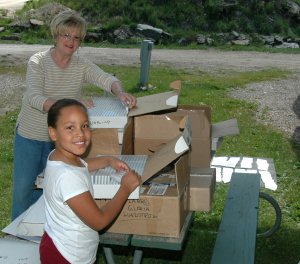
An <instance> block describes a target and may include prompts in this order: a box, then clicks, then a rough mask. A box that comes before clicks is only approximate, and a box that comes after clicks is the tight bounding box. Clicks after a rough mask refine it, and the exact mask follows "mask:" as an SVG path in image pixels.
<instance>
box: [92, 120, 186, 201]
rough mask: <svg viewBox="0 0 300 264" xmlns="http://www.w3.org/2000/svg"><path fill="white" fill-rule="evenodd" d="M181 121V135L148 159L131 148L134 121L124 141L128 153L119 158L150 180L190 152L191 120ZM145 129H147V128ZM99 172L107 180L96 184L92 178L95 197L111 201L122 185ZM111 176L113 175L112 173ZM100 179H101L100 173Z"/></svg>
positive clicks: (162, 146) (132, 197)
mask: <svg viewBox="0 0 300 264" xmlns="http://www.w3.org/2000/svg"><path fill="white" fill-rule="evenodd" d="M181 120H182V121H183V122H182V125H183V126H184V130H183V131H181V132H180V133H181V134H180V135H178V136H176V137H174V138H170V139H169V140H168V141H167V142H166V143H165V144H163V145H161V146H160V148H158V149H156V151H155V153H151V155H146V156H147V158H146V159H145V157H144V156H145V155H140V153H136V152H134V148H133V147H130V146H132V145H133V143H134V139H135V138H134V133H132V132H133V130H132V125H133V121H131V122H129V124H128V126H127V127H126V129H125V135H126V139H124V142H126V143H125V144H123V146H124V151H126V153H124V154H122V155H118V157H119V158H120V159H122V160H124V161H125V162H127V163H128V165H129V166H130V167H131V168H132V169H135V170H136V171H137V172H138V173H140V175H142V182H145V181H147V180H148V179H150V178H151V177H152V176H153V175H155V174H156V173H158V172H159V171H160V170H162V169H163V168H164V167H165V166H167V165H168V164H170V163H171V162H172V161H174V160H176V159H177V158H179V157H180V156H181V155H183V154H184V153H185V152H187V151H188V150H189V146H190V140H191V134H190V133H191V132H190V125H189V119H188V118H186V117H181ZM144 128H145V129H147V127H144ZM127 130H129V131H127ZM136 154H137V155H136ZM138 156H140V159H138ZM99 171H100V172H102V175H103V176H104V177H103V178H104V180H106V182H96V181H95V180H94V178H95V177H94V176H92V180H93V187H94V197H95V198H96V199H99V198H107V199H111V198H112V197H113V196H114V195H115V194H116V192H117V191H118V189H119V186H120V183H116V182H113V183H111V182H110V179H109V178H110V177H109V175H108V174H107V173H106V172H105V170H104V171H103V170H99ZM96 173H97V172H96ZM110 175H112V173H111V174H110ZM118 177H121V175H119V176H118ZM98 178H101V176H100V174H99V173H98ZM139 193H140V188H137V189H136V190H135V191H134V192H133V193H132V194H131V195H130V199H138V198H139Z"/></svg>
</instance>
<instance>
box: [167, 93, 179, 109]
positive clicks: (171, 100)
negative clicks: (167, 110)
mask: <svg viewBox="0 0 300 264" xmlns="http://www.w3.org/2000/svg"><path fill="white" fill-rule="evenodd" d="M177 102H178V95H173V96H171V97H170V98H168V99H167V100H166V105H168V106H174V107H176V106H177Z"/></svg>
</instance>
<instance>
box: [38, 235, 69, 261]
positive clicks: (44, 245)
mask: <svg viewBox="0 0 300 264" xmlns="http://www.w3.org/2000/svg"><path fill="white" fill-rule="evenodd" d="M40 259H41V263H42V264H70V262H68V261H67V260H66V259H65V258H64V257H63V256H62V255H61V254H60V253H59V251H58V250H57V248H56V246H55V245H54V243H53V241H52V239H51V238H50V237H49V236H48V234H47V233H46V232H45V233H44V235H43V237H42V240H41V244H40Z"/></svg>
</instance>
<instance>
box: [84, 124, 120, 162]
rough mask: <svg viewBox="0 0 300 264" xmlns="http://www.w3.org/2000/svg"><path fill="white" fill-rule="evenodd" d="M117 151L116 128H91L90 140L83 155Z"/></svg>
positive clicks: (110, 153) (107, 153) (108, 153)
mask: <svg viewBox="0 0 300 264" xmlns="http://www.w3.org/2000/svg"><path fill="white" fill-rule="evenodd" d="M119 152H120V150H119V143H118V130H117V129H116V128H95V129H92V140H91V144H90V146H89V148H88V150H87V151H86V154H85V157H95V156H96V155H98V154H102V155H118V154H119Z"/></svg>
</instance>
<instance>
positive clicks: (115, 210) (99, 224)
mask: <svg viewBox="0 0 300 264" xmlns="http://www.w3.org/2000/svg"><path fill="white" fill-rule="evenodd" d="M140 181H141V179H140V177H139V175H138V174H137V173H136V172H135V171H128V173H127V174H125V175H124V176H123V177H122V181H121V186H120V188H119V190H118V192H117V193H116V195H115V196H114V197H113V199H111V200H110V201H109V202H108V203H107V204H106V205H105V206H104V207H102V208H99V207H98V206H97V204H96V202H95V200H94V198H93V197H92V195H91V193H90V192H84V193H82V194H79V195H77V196H74V197H72V198H70V199H69V200H67V204H68V205H69V206H70V208H71V209H72V210H73V211H74V212H75V214H76V215H77V216H78V217H79V218H80V219H81V220H82V221H83V222H84V223H85V224H86V225H88V226H89V227H90V228H92V229H94V230H96V231H99V230H102V229H104V228H105V227H106V226H108V225H109V224H110V223H111V222H112V221H113V220H114V219H115V218H116V216H117V215H118V214H119V213H120V211H121V210H122V208H123V206H124V204H125V202H126V201H127V199H128V196H129V195H130V193H131V192H132V191H134V189H135V188H136V187H137V186H139V184H140Z"/></svg>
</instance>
